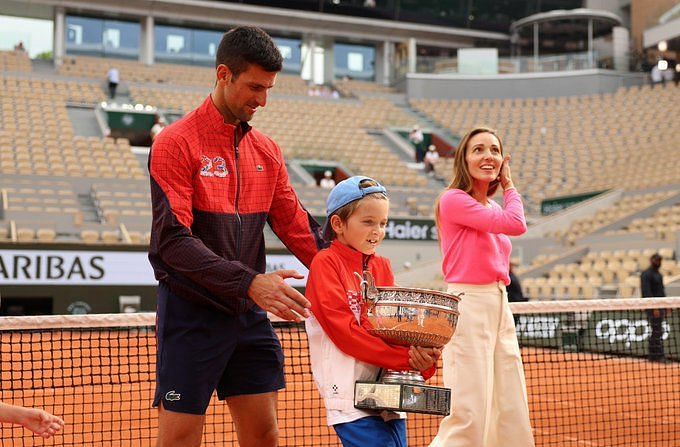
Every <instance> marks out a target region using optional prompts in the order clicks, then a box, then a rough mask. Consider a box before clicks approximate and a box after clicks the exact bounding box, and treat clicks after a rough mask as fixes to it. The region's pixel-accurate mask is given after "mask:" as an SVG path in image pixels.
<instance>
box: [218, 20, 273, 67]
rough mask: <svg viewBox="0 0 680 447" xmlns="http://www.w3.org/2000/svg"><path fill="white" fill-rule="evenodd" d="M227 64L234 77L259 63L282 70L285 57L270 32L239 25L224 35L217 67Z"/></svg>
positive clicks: (219, 49) (261, 65) (262, 65)
mask: <svg viewBox="0 0 680 447" xmlns="http://www.w3.org/2000/svg"><path fill="white" fill-rule="evenodd" d="M220 64H224V65H226V66H227V67H228V68H229V70H230V71H231V73H232V75H233V77H234V78H236V77H238V75H240V74H241V73H243V72H244V71H246V70H247V69H248V65H250V64H257V65H259V66H260V67H262V69H263V70H265V71H270V72H274V71H281V68H282V67H283V57H282V56H281V52H280V51H279V49H278V48H277V46H276V44H275V43H274V41H273V40H272V38H271V37H270V36H269V34H267V33H265V32H264V31H262V30H261V29H260V28H257V27H255V26H238V27H236V28H233V29H231V30H229V31H228V32H226V33H225V34H224V36H222V41H221V42H220V46H219V48H217V57H216V58H215V67H217V66H218V65H220Z"/></svg>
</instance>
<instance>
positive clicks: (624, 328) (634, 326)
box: [595, 318, 671, 348]
mask: <svg viewBox="0 0 680 447" xmlns="http://www.w3.org/2000/svg"><path fill="white" fill-rule="evenodd" d="M661 329H662V330H663V334H662V335H661V339H662V340H666V339H667V338H668V336H669V334H670V332H671V327H670V325H669V324H668V323H667V322H666V321H663V322H662V323H661ZM650 335H652V327H651V326H650V325H649V322H648V321H647V320H628V319H626V318H623V319H621V320H600V321H599V322H598V323H597V325H596V326H595V336H596V337H597V338H598V339H600V340H609V343H610V344H614V343H625V345H626V347H627V348H628V347H630V345H631V343H639V342H642V341H645V340H647V339H648V338H649V336H650Z"/></svg>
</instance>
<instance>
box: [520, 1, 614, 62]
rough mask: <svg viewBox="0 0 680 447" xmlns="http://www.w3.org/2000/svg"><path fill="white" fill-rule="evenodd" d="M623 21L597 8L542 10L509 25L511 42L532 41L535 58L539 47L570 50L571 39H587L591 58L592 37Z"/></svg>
mask: <svg viewBox="0 0 680 447" xmlns="http://www.w3.org/2000/svg"><path fill="white" fill-rule="evenodd" d="M622 23H623V20H622V19H621V17H619V16H618V15H616V14H614V13H612V12H609V11H603V10H597V9H587V8H578V9H571V10H563V9H559V10H554V11H548V12H541V13H538V14H532V15H530V16H527V17H524V18H522V19H520V20H517V21H515V22H513V23H512V24H511V25H510V34H511V35H512V37H511V42H512V43H513V45H519V46H520V47H521V46H522V45H523V44H526V43H529V42H531V43H532V44H533V53H534V58H537V57H538V53H539V48H541V47H544V50H547V49H548V47H550V48H549V49H550V50H552V51H553V52H569V50H570V48H569V45H573V44H574V41H581V40H585V39H587V52H588V55H589V58H591V62H592V58H593V54H594V53H593V39H594V38H595V37H600V36H604V35H607V34H610V33H611V32H612V29H613V28H614V27H617V26H621V25H622ZM530 32H531V34H533V35H531V34H530ZM541 39H543V44H542V43H541ZM548 44H549V45H548ZM591 65H592V64H591Z"/></svg>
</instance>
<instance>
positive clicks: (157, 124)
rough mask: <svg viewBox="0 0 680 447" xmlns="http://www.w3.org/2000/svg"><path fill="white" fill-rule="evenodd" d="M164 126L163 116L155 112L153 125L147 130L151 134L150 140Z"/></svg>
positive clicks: (154, 137) (153, 138)
mask: <svg viewBox="0 0 680 447" xmlns="http://www.w3.org/2000/svg"><path fill="white" fill-rule="evenodd" d="M164 128H165V118H163V117H162V116H160V115H159V114H156V115H155V116H154V118H153V126H152V127H151V130H150V131H149V133H150V135H151V141H153V140H155V139H156V137H157V136H158V134H159V133H161V131H162V130H163V129H164Z"/></svg>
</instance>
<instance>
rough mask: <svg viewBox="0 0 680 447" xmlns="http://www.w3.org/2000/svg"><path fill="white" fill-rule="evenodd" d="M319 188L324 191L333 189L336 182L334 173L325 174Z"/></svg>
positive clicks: (327, 172)
mask: <svg viewBox="0 0 680 447" xmlns="http://www.w3.org/2000/svg"><path fill="white" fill-rule="evenodd" d="M319 186H320V187H321V188H323V189H333V187H334V186H335V180H333V173H332V172H331V171H326V172H324V173H323V178H322V179H321V181H320V182H319Z"/></svg>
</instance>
